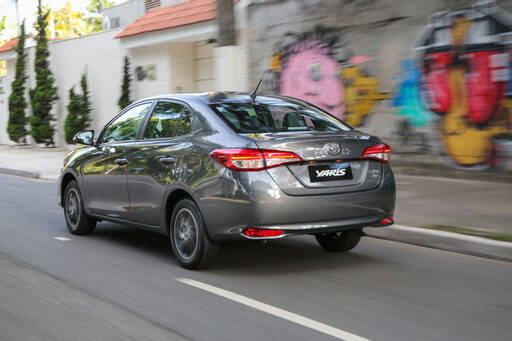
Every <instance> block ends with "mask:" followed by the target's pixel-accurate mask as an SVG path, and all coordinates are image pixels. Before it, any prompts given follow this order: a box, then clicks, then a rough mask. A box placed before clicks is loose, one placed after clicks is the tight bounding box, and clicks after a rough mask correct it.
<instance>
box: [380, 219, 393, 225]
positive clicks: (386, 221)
mask: <svg viewBox="0 0 512 341" xmlns="http://www.w3.org/2000/svg"><path fill="white" fill-rule="evenodd" d="M379 223H380V224H381V225H392V224H393V218H384V219H382V220H381V221H379Z"/></svg>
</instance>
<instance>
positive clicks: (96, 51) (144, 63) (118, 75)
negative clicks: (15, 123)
mask: <svg viewBox="0 0 512 341" xmlns="http://www.w3.org/2000/svg"><path fill="white" fill-rule="evenodd" d="M120 30H121V29H117V30H111V31H106V32H102V33H97V34H92V35H89V36H85V37H79V38H74V39H67V40H62V41H54V42H50V43H49V51H50V67H51V69H52V71H53V75H54V78H55V81H56V83H55V84H56V86H57V89H58V94H59V100H58V101H56V103H55V104H54V106H53V110H52V114H53V115H54V117H55V119H56V121H55V122H54V124H55V128H56V132H55V138H54V140H55V142H56V144H57V145H63V144H65V141H64V129H63V127H64V122H65V118H66V116H67V114H68V112H67V108H66V106H67V105H68V103H69V100H68V92H69V89H70V88H71V87H72V86H73V85H74V86H75V89H76V90H79V89H80V84H79V82H80V78H81V75H82V73H84V72H86V73H87V76H88V82H89V88H90V96H91V102H92V123H91V128H92V129H94V130H96V131H97V132H99V130H100V129H101V128H102V127H103V126H104V124H105V123H106V122H108V121H109V120H110V119H111V118H112V117H113V116H114V115H116V114H117V113H118V112H119V110H120V109H119V107H118V104H117V102H118V99H119V96H120V91H121V79H122V63H123V57H124V56H129V58H130V62H131V68H130V71H131V74H132V84H131V90H132V92H131V95H132V100H139V99H142V98H146V97H150V96H155V95H159V94H164V93H183V92H199V91H201V92H204V91H212V90H214V68H215V67H214V65H215V61H214V46H215V44H208V43H207V42H206V41H204V40H200V41H194V39H195V38H190V39H189V40H190V41H189V42H183V41H180V42H166V43H161V44H153V43H148V44H147V45H145V46H143V47H136V48H123V46H122V44H121V42H120V40H119V39H114V37H115V36H116V35H117V34H118V33H119V32H120ZM237 49H238V50H239V51H240V53H239V55H238V60H240V62H239V63H238V64H239V65H242V66H243V69H242V70H241V71H240V72H239V73H237V75H236V76H237V77H238V78H239V80H238V84H241V85H239V87H238V88H237V89H238V90H246V84H247V79H248V77H247V74H248V71H247V67H245V65H246V63H247V59H246V52H245V51H246V50H247V42H246V41H244V42H243V47H237ZM27 53H28V60H27V75H28V76H29V77H28V80H27V83H26V86H27V93H26V98H27V102H28V88H33V87H34V86H35V78H34V77H35V74H34V53H35V47H34V42H33V41H30V42H28V44H27ZM15 62H16V59H15V58H12V59H8V60H7V76H6V77H5V80H4V82H5V85H6V90H7V91H6V93H5V94H3V97H4V98H5V100H4V102H3V103H2V102H1V100H0V144H7V143H12V142H11V141H9V138H8V136H7V133H6V127H7V121H8V108H7V97H8V96H9V94H10V90H11V87H10V84H11V83H12V78H13V77H14V70H15ZM219 77H222V78H226V77H225V75H220V76H219ZM240 81H243V82H242V83H240ZM0 96H2V95H0ZM27 115H30V106H29V108H27ZM30 142H32V141H31V140H30V138H29V143H30Z"/></svg>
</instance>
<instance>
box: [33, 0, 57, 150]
mask: <svg viewBox="0 0 512 341" xmlns="http://www.w3.org/2000/svg"><path fill="white" fill-rule="evenodd" d="M37 13H38V15H37V21H36V23H35V25H34V26H35V28H36V31H37V37H36V42H37V44H36V54H35V68H34V71H35V74H36V87H35V88H34V89H30V104H31V106H32V116H30V118H29V122H30V125H31V130H30V135H32V137H33V138H34V139H35V141H36V142H37V143H45V144H46V145H47V146H49V145H55V143H54V141H53V132H54V130H55V129H54V127H53V126H52V124H51V123H52V121H54V118H53V116H52V115H51V113H50V111H51V110H52V106H53V103H54V102H55V101H56V100H57V99H58V98H59V96H58V95H57V88H56V87H55V86H54V81H55V80H54V78H53V75H52V71H51V70H50V63H49V61H48V57H49V56H50V53H49V51H48V39H47V38H46V27H47V26H48V23H47V21H46V19H47V18H48V15H49V13H50V12H49V11H47V12H46V13H44V14H43V10H42V7H41V0H39V5H38V8H37Z"/></svg>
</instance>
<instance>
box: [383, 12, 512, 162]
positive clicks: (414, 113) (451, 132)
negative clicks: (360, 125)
mask: <svg viewBox="0 0 512 341" xmlns="http://www.w3.org/2000/svg"><path fill="white" fill-rule="evenodd" d="M510 38H512V21H511V20H510V16H509V15H508V13H506V12H504V11H503V10H501V9H499V8H498V7H496V6H494V5H490V6H489V5H477V6H474V7H473V8H471V9H469V10H464V11H458V12H442V13H436V14H434V15H432V16H431V23H430V24H429V25H428V26H427V27H426V28H425V30H424V31H423V32H422V34H421V35H420V37H419V38H418V41H417V43H416V46H415V49H414V50H415V51H414V52H415V59H412V60H407V61H404V62H403V63H402V69H403V76H402V81H401V83H400V86H399V89H398V91H397V92H396V93H395V96H394V101H393V105H394V106H396V107H397V113H398V114H399V115H403V116H405V117H406V120H407V123H408V125H409V127H412V128H415V127H422V126H424V125H426V124H428V123H429V122H430V120H431V119H432V116H431V114H430V113H433V114H435V115H437V116H438V118H439V125H438V127H439V128H438V129H439V131H438V132H437V133H438V134H437V136H439V139H440V141H439V142H440V146H441V148H442V149H443V150H444V152H445V153H446V155H448V156H449V157H450V159H451V160H452V161H453V162H454V163H456V164H457V165H460V166H464V167H475V166H486V165H487V166H495V165H497V164H498V163H499V162H500V160H499V158H498V154H497V151H499V150H500V148H501V147H500V144H501V143H503V141H506V140H511V139H512V96H511V91H510V86H511V82H512V81H511V76H510V75H511V71H512V68H511V58H510V47H511V44H512V39H510ZM498 141H499V142H498Z"/></svg>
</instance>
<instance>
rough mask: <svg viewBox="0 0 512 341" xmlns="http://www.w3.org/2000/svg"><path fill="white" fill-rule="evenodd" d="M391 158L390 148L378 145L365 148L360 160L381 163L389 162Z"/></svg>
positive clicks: (381, 144) (382, 144)
mask: <svg viewBox="0 0 512 341" xmlns="http://www.w3.org/2000/svg"><path fill="white" fill-rule="evenodd" d="M390 158H391V147H390V146H388V145H387V144H385V143H379V144H377V145H375V146H371V147H367V148H366V149H365V150H364V151H363V154H362V155H361V159H374V160H378V161H382V162H389V159H390Z"/></svg>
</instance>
